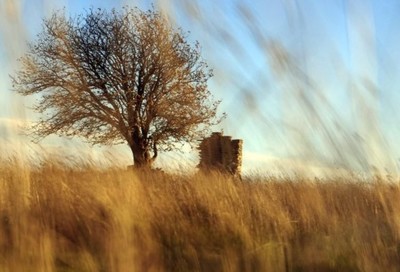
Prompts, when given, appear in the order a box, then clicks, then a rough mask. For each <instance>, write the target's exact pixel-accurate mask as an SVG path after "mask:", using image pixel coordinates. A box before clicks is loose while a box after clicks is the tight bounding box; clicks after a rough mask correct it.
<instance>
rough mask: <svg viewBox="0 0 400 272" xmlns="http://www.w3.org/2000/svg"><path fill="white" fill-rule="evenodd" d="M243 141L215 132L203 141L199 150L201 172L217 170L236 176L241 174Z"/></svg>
mask: <svg viewBox="0 0 400 272" xmlns="http://www.w3.org/2000/svg"><path fill="white" fill-rule="evenodd" d="M242 145H243V140H238V139H234V140H232V137H231V136H223V134H222V133H221V132H214V133H212V134H211V136H210V137H208V138H205V139H203V141H202V142H201V143H200V145H199V147H198V149H199V152H200V163H199V165H198V168H199V169H200V170H201V171H210V170H216V171H220V172H223V173H229V174H232V175H234V176H239V177H240V174H241V168H242Z"/></svg>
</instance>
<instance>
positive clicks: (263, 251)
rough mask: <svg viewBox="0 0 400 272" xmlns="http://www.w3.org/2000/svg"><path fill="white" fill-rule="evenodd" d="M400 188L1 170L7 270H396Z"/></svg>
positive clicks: (1, 253)
mask: <svg viewBox="0 0 400 272" xmlns="http://www.w3.org/2000/svg"><path fill="white" fill-rule="evenodd" d="M399 200H400V187H399V185H398V183H394V182H393V181H392V182H390V181H386V180H383V179H380V178H376V179H375V180H374V181H370V182H365V181H363V180H361V179H357V178H355V177H349V178H335V179H334V180H318V181H317V180H307V179H303V178H301V177H298V178H295V179H289V178H264V179H261V178H260V179H252V180H247V179H243V180H241V181H240V180H234V179H232V178H230V177H227V176H223V175H221V174H217V173H213V174H209V175H196V176H187V177H182V176H173V175H171V176H167V175H163V174H160V173H148V174H134V173H132V172H128V171H125V170H121V169H117V168H115V169H107V170H104V169H97V168H95V167H93V166H91V165H90V164H87V165H86V166H82V167H80V169H76V168H71V167H70V166H67V165H63V164H62V163H55V162H50V161H49V162H45V163H43V164H42V165H40V166H37V167H26V166H24V165H23V164H21V163H20V162H19V161H18V160H14V159H9V160H6V161H2V163H1V164H0V271H398V270H399V267H400V264H399V260H400V239H399V235H400V201H399Z"/></svg>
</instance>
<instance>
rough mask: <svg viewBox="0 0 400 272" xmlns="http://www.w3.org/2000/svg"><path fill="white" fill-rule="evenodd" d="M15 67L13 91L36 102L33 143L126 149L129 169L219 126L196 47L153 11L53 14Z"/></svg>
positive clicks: (206, 72) (205, 70)
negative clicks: (71, 140)
mask: <svg viewBox="0 0 400 272" xmlns="http://www.w3.org/2000/svg"><path fill="white" fill-rule="evenodd" d="M21 63H22V68H21V70H19V71H18V72H17V74H16V76H15V77H14V78H13V81H14V87H13V88H14V90H15V91H17V92H19V93H20V94H22V95H34V94H40V98H39V101H38V103H37V104H36V105H35V110H36V111H37V112H39V113H42V117H41V119H40V120H39V123H38V124H37V125H35V126H34V127H33V128H32V129H33V133H34V135H36V136H38V139H42V138H43V137H45V136H48V135H50V134H59V135H67V136H75V135H78V136H83V137H85V138H86V139H87V140H88V141H89V142H91V143H93V144H115V143H121V142H126V143H127V144H128V145H129V147H130V148H131V150H132V153H133V160H134V164H135V166H137V167H149V166H150V165H151V163H152V162H153V161H154V159H155V158H156V157H157V154H158V150H171V149H173V148H174V147H175V146H176V143H177V142H191V141H193V140H195V139H196V138H198V137H202V136H203V135H204V133H205V132H206V131H207V128H208V127H209V126H210V125H213V124H216V123H218V122H219V121H220V119H219V118H217V116H216V115H217V113H216V111H217V106H218V104H219V101H214V100H213V99H212V97H211V94H210V92H209V90H208V88H207V81H208V79H209V78H210V77H211V76H212V71H211V70H210V69H209V68H208V67H207V64H206V63H205V62H204V61H203V60H202V59H201V56H200V47H199V44H198V43H197V42H196V43H195V44H190V43H189V42H188V41H187V36H186V34H185V33H184V32H183V31H182V30H181V29H174V28H173V27H172V26H171V24H170V23H169V22H168V20H166V19H165V18H164V17H163V16H162V14H160V13H158V12H157V11H155V10H149V11H141V10H139V9H130V8H124V9H123V10H122V11H116V10H112V11H106V10H102V9H91V10H89V11H87V12H86V13H85V14H84V15H80V16H77V17H75V18H66V16H65V14H64V13H63V12H56V13H54V14H53V15H52V17H51V18H50V19H46V20H44V24H43V31H42V32H41V33H40V34H39V35H38V37H37V40H36V41H34V42H33V43H30V44H29V51H28V52H27V53H26V55H25V56H24V57H23V58H22V59H21Z"/></svg>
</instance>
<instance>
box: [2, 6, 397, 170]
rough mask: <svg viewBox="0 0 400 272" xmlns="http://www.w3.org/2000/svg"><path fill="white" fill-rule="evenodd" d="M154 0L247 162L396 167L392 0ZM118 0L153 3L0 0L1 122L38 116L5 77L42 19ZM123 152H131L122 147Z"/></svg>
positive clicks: (251, 164) (247, 164)
mask: <svg viewBox="0 0 400 272" xmlns="http://www.w3.org/2000/svg"><path fill="white" fill-rule="evenodd" d="M154 4H155V5H156V6H157V7H159V8H160V9H162V10H163V11H164V12H165V13H166V14H167V15H168V16H170V18H171V21H172V22H174V23H176V25H178V26H180V27H182V28H183V29H184V30H188V31H190V36H189V38H190V39H192V40H198V41H199V42H200V44H201V45H202V50H203V57H204V59H205V60H206V61H207V62H208V63H209V64H210V66H211V67H212V68H213V69H214V73H215V76H214V78H213V79H212V80H211V81H210V89H211V91H212V93H213V94H214V95H215V97H217V98H218V99H221V100H222V104H221V111H225V112H226V113H227V114H228V117H227V119H226V120H225V121H224V122H223V123H222V124H221V125H220V126H219V127H217V128H215V129H216V130H221V129H222V130H223V131H224V133H225V134H228V135H232V136H233V137H235V138H242V139H244V147H245V150H244V151H245V153H244V154H245V156H244V162H243V163H244V167H245V168H246V169H256V168H258V169H261V170H266V169H271V168H273V167H275V166H276V165H279V166H283V167H286V166H287V165H289V164H295V165H304V166H305V167H308V166H310V167H317V168H321V169H322V168H323V169H326V168H350V169H354V170H355V171H367V170H369V169H371V166H374V167H378V168H380V169H385V168H386V169H387V170H388V171H390V172H393V173H397V172H398V161H399V158H400V145H399V144H398V136H399V132H400V130H399V121H400V120H399V118H398V115H399V114H398V106H397V105H398V104H399V102H400V94H399V91H398V90H397V89H398V88H399V87H398V86H400V84H399V83H400V82H399V81H400V80H399V79H400V71H399V68H398V66H399V65H398V63H400V50H398V46H399V44H400V35H398V33H397V32H398V31H400V30H399V29H400V16H399V15H400V2H399V1H396V0H386V1H368V0H352V1H345V0H341V1H333V0H332V1H318V0H301V1H300V0H297V1H295V0H264V1H261V0H259V1H254V0H253V1H247V0H236V1H235V0H230V1H228V0H226V1H225V0H221V1H213V0H202V1H200V0H199V1H189V0H163V1H158V2H157V1H156V2H154ZM124 5H131V6H139V7H140V8H148V7H150V5H151V2H150V1H111V0H109V1H107V0H103V1H100V0H97V1H94V0H90V1H78V0H75V1H68V0H63V1H50V0H47V1H45V0H31V1H27V0H26V1H22V0H21V1H16V0H0V15H3V16H2V19H0V23H1V27H0V65H1V67H3V70H2V71H3V73H2V74H1V75H0V94H1V98H2V99H1V100H0V118H2V120H3V127H5V126H6V125H4V124H5V123H7V124H8V125H7V126H8V127H9V126H10V125H9V124H10V123H12V120H20V119H22V120H27V119H28V120H31V119H34V118H35V115H34V114H32V113H31V112H30V111H29V109H25V110H23V109H22V104H25V105H26V104H28V105H29V103H31V101H29V99H28V100H27V99H22V98H20V97H17V96H16V95H15V94H12V93H10V91H9V88H10V82H9V78H8V74H12V71H13V70H15V69H16V67H17V65H18V64H17V63H16V62H15V59H16V58H18V56H20V55H21V54H23V52H24V50H25V46H24V44H25V41H26V40H31V39H33V38H34V36H35V34H36V33H37V32H39V31H40V29H41V19H42V18H43V17H44V16H48V15H49V14H51V12H52V10H54V9H61V8H63V7H65V10H66V12H67V13H68V14H71V15H74V14H79V13H82V12H83V11H84V9H87V8H89V7H102V8H112V7H115V8H120V7H121V6H124ZM4 13H6V15H7V16H4ZM10 14H11V15H12V16H11V15H10ZM278 56H280V57H278ZM5 120H7V122H6V121H5ZM0 128H1V127H0ZM2 131H3V133H1V130H0V137H2V135H3V138H5V136H4V135H5V134H7V135H8V136H7V137H9V135H10V133H11V132H10V131H11V130H8V133H5V132H4V131H5V129H3V130H2ZM12 133H14V132H12ZM12 133H11V134H12ZM62 141H63V142H62ZM48 142H51V143H47V145H48V146H53V147H54V146H57V144H58V143H60V142H62V144H61V145H64V144H65V142H67V143H68V141H66V140H60V139H55V138H54V139H52V140H51V141H48ZM73 144H74V145H75V144H77V143H76V141H74V142H73ZM70 145H72V144H69V146H70ZM77 145H79V146H80V147H82V146H84V145H80V143H79V144H77ZM42 146H43V147H45V146H46V142H44V143H42ZM88 148H89V147H85V149H88ZM80 149H83V147H82V148H80ZM119 150H124V148H123V147H121V148H120V149H119ZM127 151H128V150H127ZM121 152H125V151H121ZM123 154H124V156H127V158H128V161H129V159H130V155H129V152H126V153H123ZM169 156H172V157H174V156H175V157H176V156H177V155H174V154H169ZM179 156H181V155H179ZM192 161H193V163H192V164H194V163H195V162H194V161H195V159H192Z"/></svg>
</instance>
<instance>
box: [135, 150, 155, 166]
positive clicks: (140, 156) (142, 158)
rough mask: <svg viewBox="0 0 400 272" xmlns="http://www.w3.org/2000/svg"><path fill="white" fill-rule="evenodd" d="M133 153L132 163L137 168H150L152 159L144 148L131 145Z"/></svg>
mask: <svg viewBox="0 0 400 272" xmlns="http://www.w3.org/2000/svg"><path fill="white" fill-rule="evenodd" d="M131 150H132V155H133V164H134V167H135V168H138V169H150V168H151V165H152V162H153V160H152V159H151V157H150V154H149V151H148V150H147V149H146V148H141V147H135V146H131Z"/></svg>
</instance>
